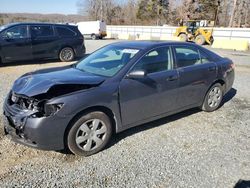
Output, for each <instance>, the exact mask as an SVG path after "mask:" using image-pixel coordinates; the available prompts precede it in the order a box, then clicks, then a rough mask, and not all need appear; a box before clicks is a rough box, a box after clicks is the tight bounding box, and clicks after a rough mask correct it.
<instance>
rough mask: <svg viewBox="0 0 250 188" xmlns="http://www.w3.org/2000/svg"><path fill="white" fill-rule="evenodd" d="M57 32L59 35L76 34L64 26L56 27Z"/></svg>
mask: <svg viewBox="0 0 250 188" xmlns="http://www.w3.org/2000/svg"><path fill="white" fill-rule="evenodd" d="M56 30H57V33H58V35H59V36H65V37H73V36H76V33H75V32H74V31H72V30H70V29H68V28H66V27H56Z"/></svg>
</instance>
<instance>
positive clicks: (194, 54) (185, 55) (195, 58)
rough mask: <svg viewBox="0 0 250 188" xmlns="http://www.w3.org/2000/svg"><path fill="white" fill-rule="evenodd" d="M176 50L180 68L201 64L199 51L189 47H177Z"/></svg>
mask: <svg viewBox="0 0 250 188" xmlns="http://www.w3.org/2000/svg"><path fill="white" fill-rule="evenodd" d="M174 49H175V53H176V59H177V66H178V67H186V66H191V65H197V64H201V59H200V54H199V51H198V49H195V48H190V47H188V46H182V47H175V48H174Z"/></svg>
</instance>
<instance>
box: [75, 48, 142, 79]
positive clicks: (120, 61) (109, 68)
mask: <svg viewBox="0 0 250 188" xmlns="http://www.w3.org/2000/svg"><path fill="white" fill-rule="evenodd" d="M138 52H139V50H138V49H132V48H126V47H120V46H113V45H109V46H106V47H103V48H101V49H99V50H97V51H96V52H94V53H93V54H90V55H89V56H88V57H86V58H85V59H83V60H82V61H80V62H79V63H78V64H77V65H76V68H77V69H79V70H82V71H85V72H89V73H93V74H97V75H102V76H107V77H112V76H114V75H115V74H116V73H117V72H118V71H119V70H120V69H121V68H122V67H124V65H126V64H127V63H128V62H129V61H130V60H131V59H132V58H133V57H134V56H135V55H136V54H137V53H138Z"/></svg>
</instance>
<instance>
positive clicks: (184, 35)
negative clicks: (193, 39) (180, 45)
mask: <svg viewBox="0 0 250 188" xmlns="http://www.w3.org/2000/svg"><path fill="white" fill-rule="evenodd" d="M179 39H180V41H182V42H187V39H188V37H187V35H186V34H184V33H182V34H180V35H179Z"/></svg>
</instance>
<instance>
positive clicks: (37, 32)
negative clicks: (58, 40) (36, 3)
mask: <svg viewBox="0 0 250 188" xmlns="http://www.w3.org/2000/svg"><path fill="white" fill-rule="evenodd" d="M30 31H31V36H32V37H34V38H36V37H49V36H53V35H54V33H53V28H52V26H47V25H42V26H30Z"/></svg>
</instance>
